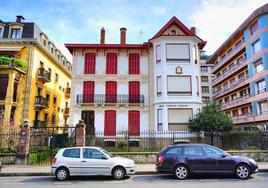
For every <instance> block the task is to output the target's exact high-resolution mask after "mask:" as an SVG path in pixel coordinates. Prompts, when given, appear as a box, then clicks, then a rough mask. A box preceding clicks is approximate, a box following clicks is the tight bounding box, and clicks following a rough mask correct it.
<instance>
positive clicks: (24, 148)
mask: <svg viewBox="0 0 268 188" xmlns="http://www.w3.org/2000/svg"><path fill="white" fill-rule="evenodd" d="M20 128H21V129H20V141H19V148H18V153H17V156H16V164H20V165H22V164H23V165H26V164H27V160H28V156H29V145H30V125H29V120H28V119H25V120H24V122H23V123H22V124H21V126H20Z"/></svg>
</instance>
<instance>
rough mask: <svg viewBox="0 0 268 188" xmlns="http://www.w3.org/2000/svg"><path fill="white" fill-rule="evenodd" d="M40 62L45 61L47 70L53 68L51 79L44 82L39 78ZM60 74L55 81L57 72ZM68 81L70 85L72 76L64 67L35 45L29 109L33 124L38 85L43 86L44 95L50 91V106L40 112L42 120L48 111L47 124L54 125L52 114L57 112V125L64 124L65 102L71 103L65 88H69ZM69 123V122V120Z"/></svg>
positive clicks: (30, 119)
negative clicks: (55, 98)
mask: <svg viewBox="0 0 268 188" xmlns="http://www.w3.org/2000/svg"><path fill="white" fill-rule="evenodd" d="M40 62H43V64H44V68H45V70H47V71H48V70H49V68H50V69H51V70H52V71H51V72H52V73H51V81H50V82H46V83H43V82H42V81H40V80H38V78H37V75H38V69H39V68H40ZM56 73H57V74H58V75H59V76H58V82H55V77H56V76H55V74H56ZM67 83H69V87H70V84H71V76H70V75H68V74H67V73H66V72H64V71H63V70H62V68H61V67H60V66H59V65H57V64H56V63H55V62H54V61H53V60H52V59H50V58H49V57H48V56H47V55H45V54H44V53H43V52H42V51H41V50H40V49H39V48H37V47H35V48H34V52H33V69H32V86H31V94H30V109H29V121H30V123H31V124H33V121H34V120H35V111H36V109H35V107H34V103H35V97H36V96H37V89H38V88H37V85H39V86H42V87H43V89H42V96H43V97H46V93H47V92H49V94H50V100H49V108H48V109H43V110H41V111H40V113H39V119H38V120H40V121H44V118H45V113H48V124H47V126H52V124H51V121H52V115H53V114H55V117H56V126H64V109H65V103H66V102H68V106H69V104H70V101H69V98H66V97H65V90H66V88H67ZM63 88H64V91H63ZM55 95H56V96H57V104H56V105H53V98H54V96H55ZM67 123H68V122H67Z"/></svg>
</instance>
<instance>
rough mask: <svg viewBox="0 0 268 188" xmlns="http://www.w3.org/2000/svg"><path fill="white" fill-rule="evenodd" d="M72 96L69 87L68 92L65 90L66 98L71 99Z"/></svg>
mask: <svg viewBox="0 0 268 188" xmlns="http://www.w3.org/2000/svg"><path fill="white" fill-rule="evenodd" d="M70 95H71V88H70V87H67V88H66V90H65V97H67V98H69V97H70Z"/></svg>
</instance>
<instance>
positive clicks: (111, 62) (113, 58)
mask: <svg viewBox="0 0 268 188" xmlns="http://www.w3.org/2000/svg"><path fill="white" fill-rule="evenodd" d="M106 74H117V54H116V53H107V55H106Z"/></svg>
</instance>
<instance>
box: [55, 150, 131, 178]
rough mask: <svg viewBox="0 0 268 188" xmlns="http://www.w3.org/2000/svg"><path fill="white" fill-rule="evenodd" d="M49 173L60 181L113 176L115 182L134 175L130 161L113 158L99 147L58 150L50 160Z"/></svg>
mask: <svg viewBox="0 0 268 188" xmlns="http://www.w3.org/2000/svg"><path fill="white" fill-rule="evenodd" d="M51 171H52V173H53V175H56V178H57V179H58V180H60V181H63V180H66V179H68V177H69V176H96V175H104V176H113V177H114V179H116V180H121V179H124V177H125V176H126V175H130V174H135V163H134V161H133V160H131V159H127V158H123V157H115V156H113V155H112V154H110V153H108V152H107V151H105V150H104V149H102V148H99V147H70V148H63V149H60V150H59V152H58V153H57V154H56V156H55V157H54V158H53V160H52V166H51Z"/></svg>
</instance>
